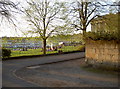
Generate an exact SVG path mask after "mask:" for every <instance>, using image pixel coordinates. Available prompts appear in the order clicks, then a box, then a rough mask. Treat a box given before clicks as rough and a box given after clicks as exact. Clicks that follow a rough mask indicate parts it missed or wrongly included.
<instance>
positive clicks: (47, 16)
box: [25, 0, 64, 54]
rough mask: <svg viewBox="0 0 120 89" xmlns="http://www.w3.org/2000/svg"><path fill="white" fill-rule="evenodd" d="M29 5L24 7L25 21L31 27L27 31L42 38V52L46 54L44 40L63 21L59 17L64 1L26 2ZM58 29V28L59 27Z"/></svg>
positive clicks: (43, 0)
mask: <svg viewBox="0 0 120 89" xmlns="http://www.w3.org/2000/svg"><path fill="white" fill-rule="evenodd" d="M27 3H28V5H29V7H28V8H27V9H25V14H26V16H27V21H28V22H29V23H30V25H32V27H33V29H32V30H31V31H29V32H32V33H37V34H39V35H40V37H41V38H42V40H43V54H46V40H47V39H48V38H49V37H50V36H51V34H52V33H53V32H55V31H56V30H57V29H58V28H59V27H60V25H61V24H62V23H63V22H62V20H61V19H60V17H61V16H62V15H63V14H62V13H61V11H62V10H63V8H64V3H59V2H49V1H47V0H41V1H37V0H36V1H33V0H31V1H30V2H27ZM59 30H60V29H59Z"/></svg>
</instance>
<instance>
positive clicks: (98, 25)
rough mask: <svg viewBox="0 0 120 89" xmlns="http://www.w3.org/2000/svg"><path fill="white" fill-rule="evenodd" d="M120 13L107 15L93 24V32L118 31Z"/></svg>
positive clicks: (95, 20)
mask: <svg viewBox="0 0 120 89" xmlns="http://www.w3.org/2000/svg"><path fill="white" fill-rule="evenodd" d="M119 16H120V13H116V14H107V15H104V16H101V17H98V18H96V19H94V20H93V21H92V22H91V31H94V32H96V31H103V30H104V31H117V30H118V27H119V24H118V22H119Z"/></svg>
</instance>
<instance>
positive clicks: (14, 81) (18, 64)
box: [2, 52, 85, 87]
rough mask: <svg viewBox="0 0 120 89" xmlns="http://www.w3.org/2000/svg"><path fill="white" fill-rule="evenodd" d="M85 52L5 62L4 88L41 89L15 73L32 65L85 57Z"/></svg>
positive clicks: (3, 71) (3, 67)
mask: <svg viewBox="0 0 120 89" xmlns="http://www.w3.org/2000/svg"><path fill="white" fill-rule="evenodd" d="M84 55H85V53H84V52H78V53H70V54H61V55H54V56H44V57H35V58H26V59H16V60H7V61H3V65H2V69H3V70H2V87H39V86H38V85H37V84H34V83H31V82H28V81H26V80H22V79H20V78H19V77H17V76H16V75H15V71H17V70H19V69H21V68H24V67H26V66H30V65H38V64H44V63H51V62H57V61H62V60H70V59H76V58H82V57H84Z"/></svg>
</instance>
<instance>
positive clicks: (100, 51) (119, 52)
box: [86, 40, 120, 67]
mask: <svg viewBox="0 0 120 89" xmlns="http://www.w3.org/2000/svg"><path fill="white" fill-rule="evenodd" d="M86 62H87V63H89V64H93V65H102V64H104V65H109V66H115V67H116V66H118V64H119V63H120V42H118V41H114V40H113V41H101V40H99V41H93V40H87V41H86Z"/></svg>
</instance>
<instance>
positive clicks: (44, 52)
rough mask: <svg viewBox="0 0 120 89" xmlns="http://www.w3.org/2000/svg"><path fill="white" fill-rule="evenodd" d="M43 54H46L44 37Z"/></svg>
mask: <svg viewBox="0 0 120 89" xmlns="http://www.w3.org/2000/svg"><path fill="white" fill-rule="evenodd" d="M43 54H44V55H45V54H46V39H43Z"/></svg>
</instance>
